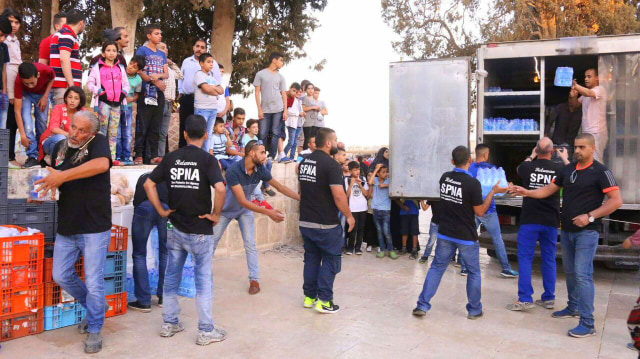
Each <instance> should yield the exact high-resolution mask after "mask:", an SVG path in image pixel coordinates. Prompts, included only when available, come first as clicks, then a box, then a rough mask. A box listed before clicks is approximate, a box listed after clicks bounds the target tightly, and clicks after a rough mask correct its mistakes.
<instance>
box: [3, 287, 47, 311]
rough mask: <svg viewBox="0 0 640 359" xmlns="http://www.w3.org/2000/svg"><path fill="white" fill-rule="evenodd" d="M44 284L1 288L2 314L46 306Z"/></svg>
mask: <svg viewBox="0 0 640 359" xmlns="http://www.w3.org/2000/svg"><path fill="white" fill-rule="evenodd" d="M43 292H44V287H43V284H36V285H31V286H28V287H21V288H8V289H2V290H0V314H1V315H10V314H15V313H21V312H26V311H29V310H32V309H40V308H42V307H44V293H43Z"/></svg>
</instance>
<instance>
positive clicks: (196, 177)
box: [169, 159, 200, 182]
mask: <svg viewBox="0 0 640 359" xmlns="http://www.w3.org/2000/svg"><path fill="white" fill-rule="evenodd" d="M175 165H176V166H192V167H197V166H198V163H197V162H186V161H182V160H180V159H178V160H176V163H175ZM169 173H171V179H172V180H173V181H198V182H200V170H198V168H189V167H187V168H182V167H173V168H171V169H170V170H169Z"/></svg>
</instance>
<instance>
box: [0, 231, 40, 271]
mask: <svg viewBox="0 0 640 359" xmlns="http://www.w3.org/2000/svg"><path fill="white" fill-rule="evenodd" d="M3 227H11V228H16V229H18V230H20V231H26V228H22V227H18V226H11V225H3ZM43 258H44V234H43V233H35V234H32V235H30V236H19V237H4V238H0V263H16V262H27V261H30V260H34V259H43Z"/></svg>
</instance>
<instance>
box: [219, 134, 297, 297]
mask: <svg viewBox="0 0 640 359" xmlns="http://www.w3.org/2000/svg"><path fill="white" fill-rule="evenodd" d="M244 153H245V156H244V159H243V160H242V161H237V162H235V163H234V164H233V165H231V166H230V167H229V168H227V173H226V177H227V189H226V192H227V193H226V199H225V201H224V208H223V209H222V213H221V214H220V222H218V224H216V226H215V227H214V228H213V249H214V251H215V249H216V247H217V246H218V242H219V241H220V238H222V235H223V234H224V231H225V229H226V228H227V226H228V225H229V223H231V221H232V220H234V219H235V220H237V221H238V224H239V227H240V233H242V241H243V242H244V251H245V253H246V255H247V267H248V268H249V294H257V293H258V292H260V284H259V283H258V251H257V249H256V241H255V227H254V220H253V212H257V213H262V214H264V215H267V216H269V218H271V219H272V220H273V221H274V222H276V223H279V222H282V221H283V220H284V215H283V214H282V212H280V211H279V210H277V209H267V208H265V207H262V206H259V205H257V204H255V203H253V202H251V201H250V200H249V198H251V194H252V193H253V191H254V190H255V189H256V187H257V186H258V185H259V183H260V181H263V182H264V183H268V184H269V185H271V186H273V187H274V188H275V189H276V190H278V191H279V192H280V193H282V194H284V195H285V196H287V197H289V198H292V199H295V200H296V201H299V200H300V196H299V195H298V194H297V193H295V192H294V191H293V190H291V189H290V188H289V187H287V186H285V185H283V184H281V183H280V182H278V181H276V180H275V179H273V178H272V177H271V173H269V170H267V168H266V166H264V164H265V163H266V162H267V152H266V150H265V147H264V145H263V144H261V143H259V142H258V141H250V142H249V143H247V145H246V146H245V148H244Z"/></svg>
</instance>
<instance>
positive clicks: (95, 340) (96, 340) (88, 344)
mask: <svg viewBox="0 0 640 359" xmlns="http://www.w3.org/2000/svg"><path fill="white" fill-rule="evenodd" d="M101 350H102V336H101V335H100V333H89V335H87V339H85V340H84V352H85V353H87V354H94V353H97V352H99V351H101Z"/></svg>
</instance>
